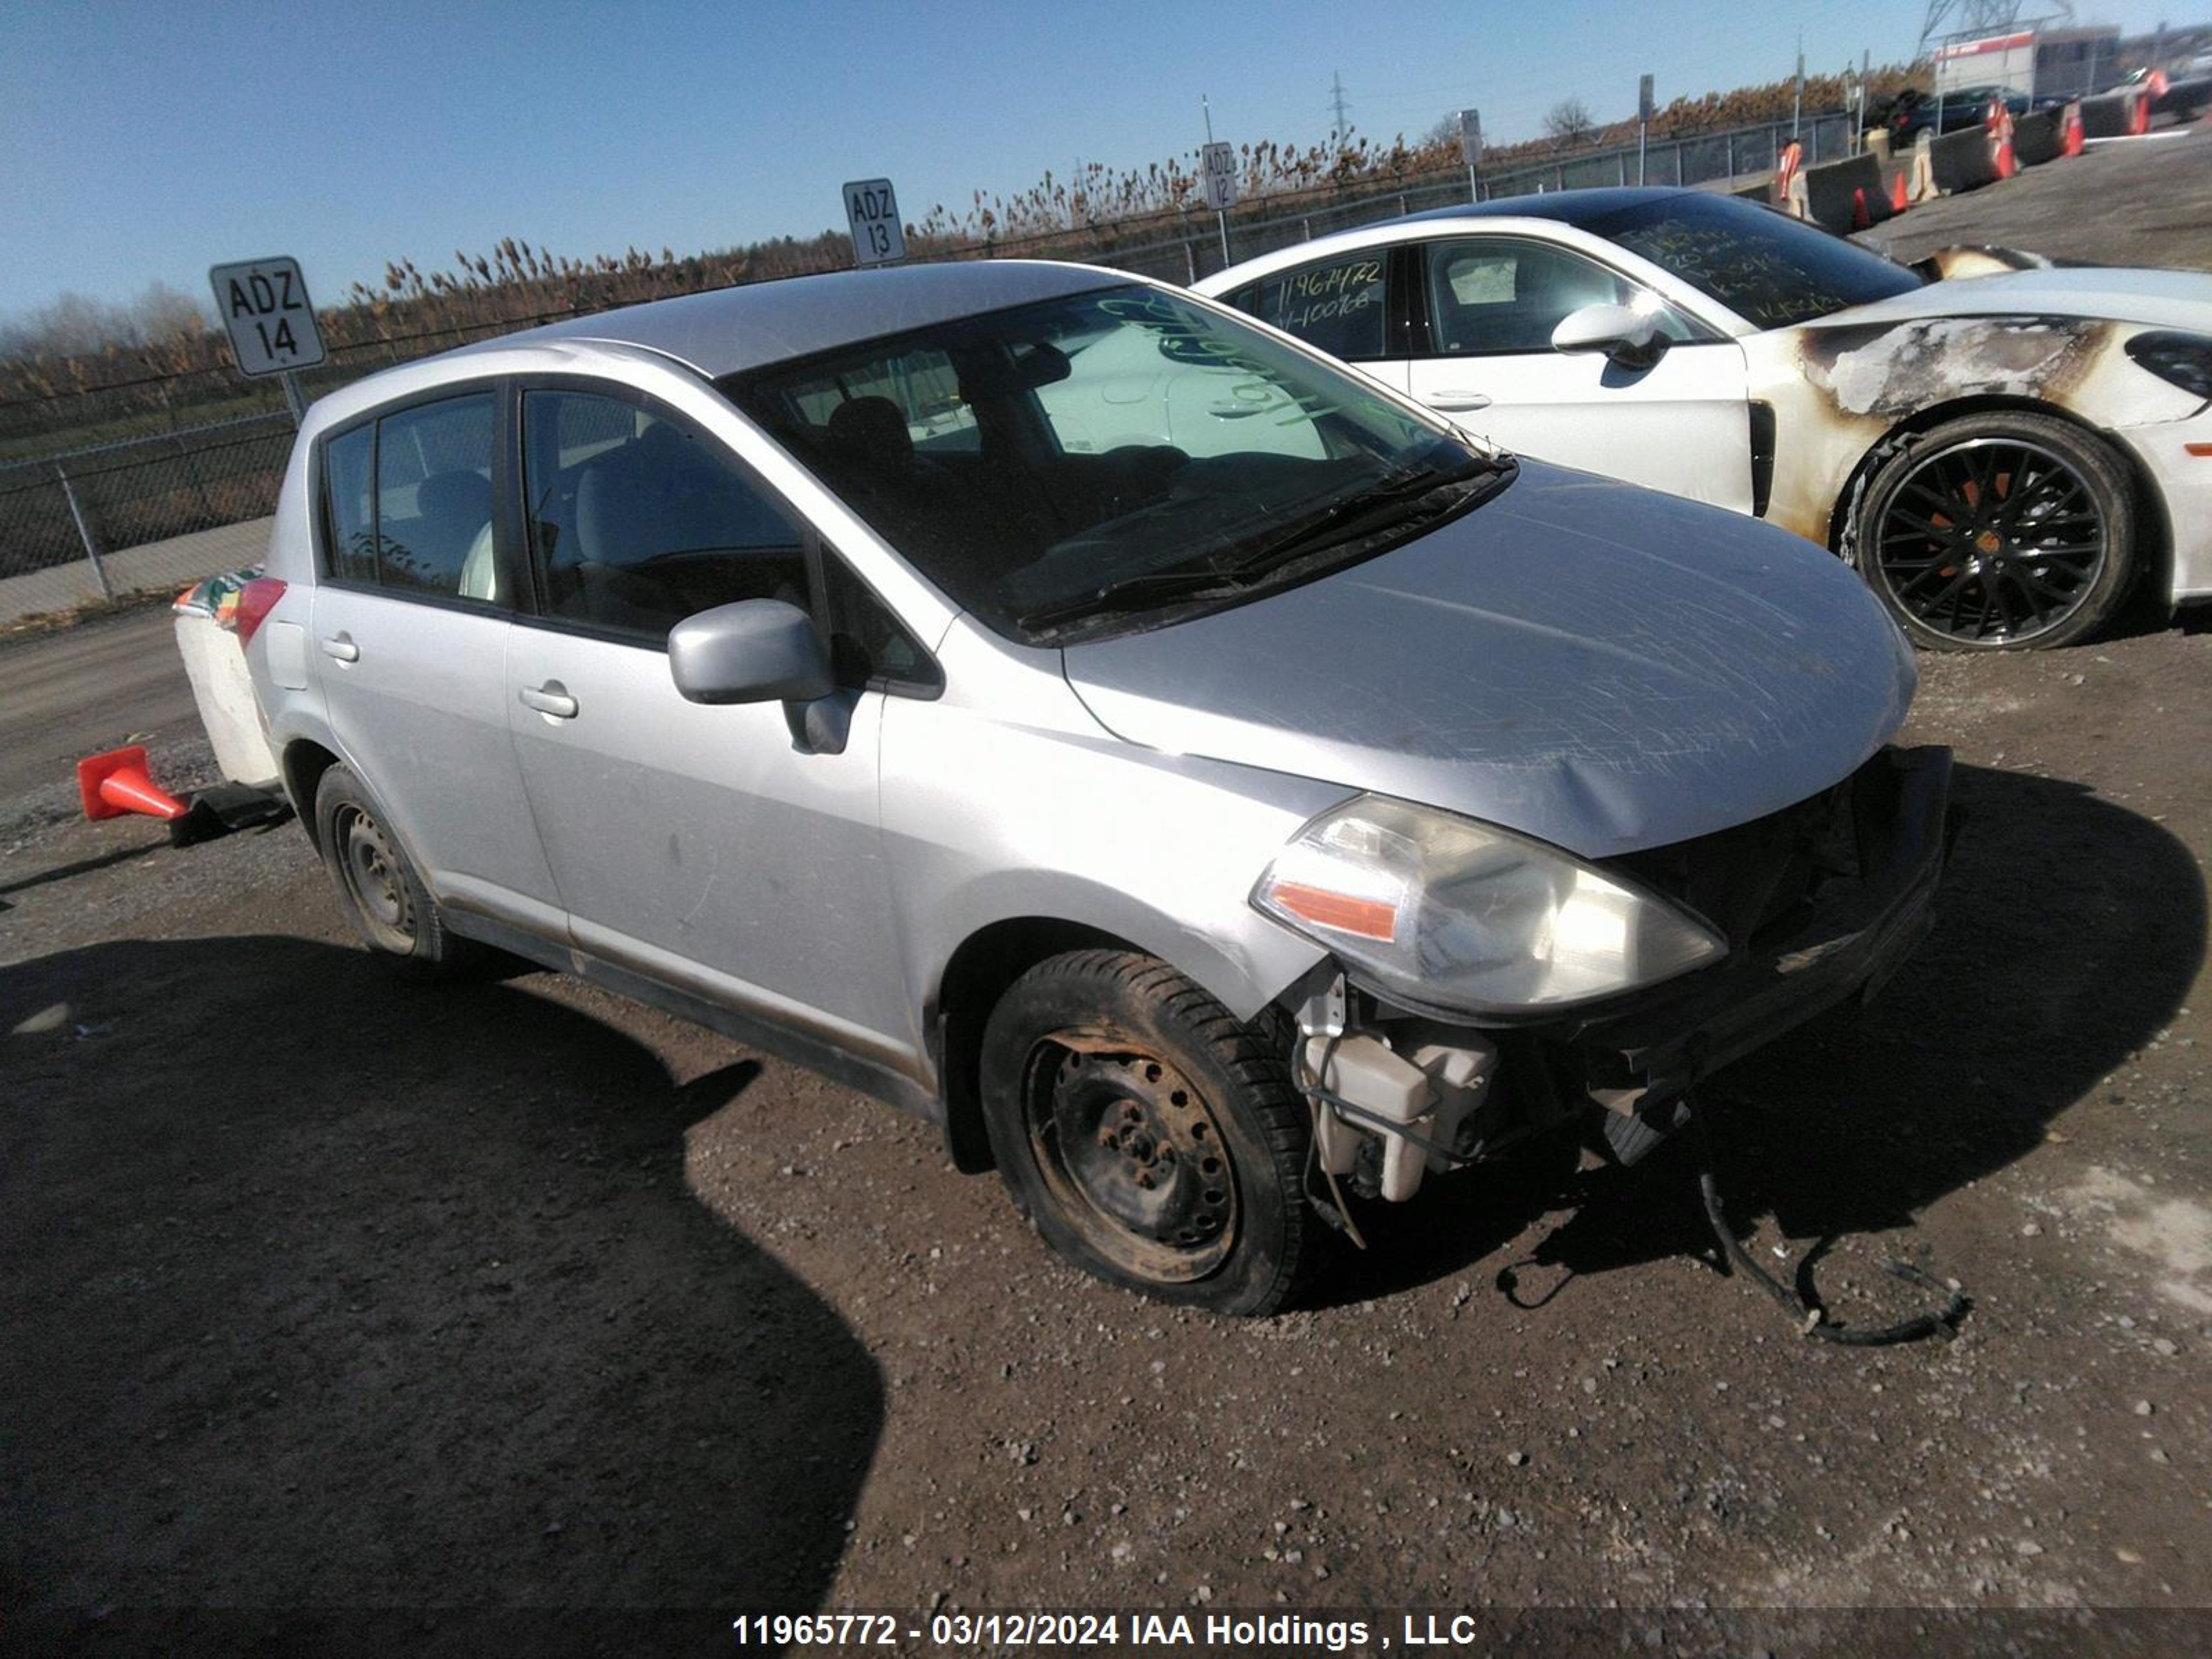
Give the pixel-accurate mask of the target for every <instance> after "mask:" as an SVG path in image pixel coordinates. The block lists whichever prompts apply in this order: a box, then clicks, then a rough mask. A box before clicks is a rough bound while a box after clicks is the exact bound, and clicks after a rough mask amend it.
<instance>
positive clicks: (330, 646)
mask: <svg viewBox="0 0 2212 1659" xmlns="http://www.w3.org/2000/svg"><path fill="white" fill-rule="evenodd" d="M323 654H324V655H325V656H326V657H335V658H336V659H337V660H338V661H340V662H359V661H360V660H361V647H359V646H357V645H356V644H355V643H354V642H353V635H350V634H332V635H330V636H329V637H328V638H326V639H325V640H324V641H323Z"/></svg>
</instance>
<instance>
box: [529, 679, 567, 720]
mask: <svg viewBox="0 0 2212 1659" xmlns="http://www.w3.org/2000/svg"><path fill="white" fill-rule="evenodd" d="M521 695H522V706H523V707H524V708H535V709H536V710H537V711H538V713H539V714H550V715H551V716H552V717H553V718H554V719H555V720H574V719H575V718H576V700H575V699H574V697H572V696H569V695H568V687H567V686H565V685H563V684H561V682H560V681H558V680H548V681H546V682H545V684H543V685H526V686H524V687H523V688H522V694H521Z"/></svg>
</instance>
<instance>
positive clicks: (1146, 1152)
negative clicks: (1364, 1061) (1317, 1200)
mask: <svg viewBox="0 0 2212 1659" xmlns="http://www.w3.org/2000/svg"><path fill="white" fill-rule="evenodd" d="M981 1083H982V1095H983V1112H984V1124H985V1127H986V1128H987V1130H988V1131H989V1133H990V1137H991V1150H992V1152H993V1153H994V1155H995V1157H996V1158H997V1162H998V1165H999V1170H1000V1174H1001V1176H1003V1178H1004V1179H1005V1181H1006V1188H1007V1190H1008V1192H1009V1193H1010V1194H1012V1197H1013V1200H1014V1203H1015V1205H1016V1206H1017V1207H1018V1208H1019V1209H1020V1210H1021V1211H1022V1212H1023V1213H1024V1215H1026V1216H1028V1217H1029V1218H1030V1219H1031V1220H1032V1221H1034V1222H1035V1223H1036V1227H1037V1231H1039V1232H1041V1233H1042V1234H1043V1235H1044V1237H1045V1241H1046V1242H1047V1243H1049V1244H1050V1245H1051V1246H1052V1247H1053V1249H1055V1250H1057V1251H1058V1252H1059V1253H1060V1255H1062V1256H1064V1257H1066V1259H1067V1260H1068V1261H1071V1262H1073V1263H1074V1264H1075V1265H1076V1266H1077V1267H1081V1268H1083V1269H1084V1270H1085V1272H1086V1273H1092V1274H1095V1275H1096V1276H1097V1277H1098V1278H1100V1279H1105V1280H1106V1281H1108V1282H1109V1283H1110V1284H1115V1285H1123V1286H1126V1287H1127V1288H1128V1289H1131V1290H1135V1291H1142V1292H1144V1293H1145V1294H1146V1295H1148V1296H1152V1297H1158V1299H1160V1300H1162V1301H1165V1302H1176V1303H1183V1304H1189V1305H1193V1306H1196V1307H1203V1308H1208V1309H1212V1310H1215V1311H1217V1312H1221V1313H1233V1314H1267V1313H1273V1312H1274V1311H1275V1310H1277V1309H1278V1308H1279V1307H1281V1306H1282V1305H1283V1304H1284V1303H1285V1302H1286V1301H1287V1300H1288V1299H1289V1298H1290V1297H1291V1295H1292V1294H1293V1292H1294V1291H1296V1290H1297V1288H1298V1286H1299V1285H1300V1283H1301V1282H1302V1280H1303V1279H1304V1278H1305V1276H1306V1274H1307V1273H1308V1272H1309V1270H1310V1267H1312V1265H1313V1261H1314V1258H1315V1256H1316V1253H1317V1251H1318V1249H1319V1248H1320V1246H1321V1243H1322V1240H1321V1238H1320V1237H1319V1236H1318V1235H1319V1229H1318V1226H1317V1225H1316V1220H1315V1218H1314V1217H1312V1216H1311V1215H1310V1214H1308V1213H1307V1211H1306V1207H1305V1204H1304V1198H1303V1196H1302V1191H1303V1181H1304V1168H1305V1158H1306V1146H1307V1142H1308V1139H1309V1138H1310V1133H1311V1131H1310V1121H1309V1118H1308V1115H1307V1109H1306V1106H1305V1103H1304V1100H1303V1098H1302V1097H1300V1096H1299V1095H1298V1093H1297V1091H1296V1090H1295V1089H1294V1088H1293V1087H1292V1085H1291V1079H1290V1075H1289V1072H1288V1069H1287V1067H1286V1066H1285V1062H1284V1060H1283V1059H1282V1057H1281V1056H1280V1055H1279V1054H1276V1053H1275V1052H1274V1051H1273V1048H1271V1047H1269V1046H1268V1045H1267V1043H1266V1042H1263V1041H1262V1039H1261V1036H1260V1035H1259V1034H1258V1033H1256V1032H1255V1030H1253V1029H1252V1028H1251V1027H1249V1026H1248V1025H1245V1024H1242V1023H1241V1022H1239V1021H1237V1019H1236V1018H1233V1017H1232V1016H1231V1014H1230V1013H1229V1012H1228V1010H1226V1009H1225V1008H1224V1007H1223V1006H1221V1005H1220V1004H1219V1003H1218V1002H1217V1001H1215V1000H1213V998H1212V997H1211V996H1209V995H1207V994H1206V993H1205V992H1204V991H1202V990H1200V988H1199V987H1197V986H1195V985H1194V984H1192V983H1191V981H1189V980H1188V979H1186V978H1184V977H1183V976H1182V975H1181V974H1179V973H1177V972H1176V971H1175V969H1172V968H1170V967H1168V966H1167V965H1166V964H1165V963H1161V962H1159V961H1157V960H1156V959H1154V958H1152V957H1146V956H1140V955H1138V954H1136V953H1134V952H1131V951H1073V952H1070V953H1069V954H1067V955H1066V956H1060V957H1053V958H1051V959H1050V960H1048V961H1046V962H1043V963H1039V964H1038V965H1037V966H1036V967H1035V968H1032V969H1030V971H1029V972H1028V973H1026V974H1024V975H1022V976H1021V978H1019V979H1018V980H1017V981H1014V983H1013V985H1012V987H1009V988H1008V990H1007V991H1006V994H1005V996H1004V997H1002V998H1001V999H1000V1002H999V1006H997V1008H996V1009H994V1011H993V1012H992V1015H991V1018H990V1022H989V1024H988V1025H987V1027H986V1028H985V1030H984V1034H983V1053H982V1066H981Z"/></svg>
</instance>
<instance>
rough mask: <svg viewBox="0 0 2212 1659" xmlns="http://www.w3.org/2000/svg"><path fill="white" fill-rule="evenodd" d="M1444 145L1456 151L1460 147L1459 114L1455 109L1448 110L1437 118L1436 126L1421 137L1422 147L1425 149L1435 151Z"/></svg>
mask: <svg viewBox="0 0 2212 1659" xmlns="http://www.w3.org/2000/svg"><path fill="white" fill-rule="evenodd" d="M1443 144H1449V145H1451V146H1453V147H1454V148H1455V149H1456V148H1457V147H1458V144H1459V112H1458V111H1457V110H1455V109H1453V110H1446V111H1445V112H1443V114H1442V115H1440V116H1438V117H1437V124H1436V125H1434V126H1432V127H1431V128H1430V129H1429V130H1428V131H1426V132H1425V133H1423V134H1422V135H1421V145H1422V148H1424V149H1437V147H1438V146H1440V145H1443Z"/></svg>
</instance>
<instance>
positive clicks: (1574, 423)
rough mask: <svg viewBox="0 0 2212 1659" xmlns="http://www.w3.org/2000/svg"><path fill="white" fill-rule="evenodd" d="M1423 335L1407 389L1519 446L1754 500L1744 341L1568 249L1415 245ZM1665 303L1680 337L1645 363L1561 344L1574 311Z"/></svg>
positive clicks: (1698, 493) (1666, 325) (1617, 472)
mask: <svg viewBox="0 0 2212 1659" xmlns="http://www.w3.org/2000/svg"><path fill="white" fill-rule="evenodd" d="M1407 255H1408V257H1410V258H1414V259H1415V260H1416V261H1417V262H1418V263H1417V266H1416V269H1415V270H1414V271H1413V301H1414V305H1415V307H1416V309H1417V312H1418V311H1419V308H1421V307H1424V306H1425V311H1426V317H1427V326H1428V334H1429V339H1428V345H1427V349H1426V350H1425V352H1424V354H1423V355H1422V356H1419V357H1418V358H1416V359H1415V360H1414V361H1413V362H1412V364H1411V365H1410V371H1409V378H1408V381H1407V390H1408V391H1409V392H1412V394H1413V397H1414V398H1416V399H1418V400H1419V402H1421V403H1424V404H1427V405H1429V407H1431V409H1434V410H1437V412H1438V413H1439V414H1441V415H1443V416H1446V417H1447V418H1448V419H1449V420H1451V421H1453V422H1455V423H1457V424H1458V425H1460V426H1462V427H1464V428H1466V429H1467V430H1468V431H1469V432H1471V433H1474V434H1475V435H1478V436H1480V437H1482V438H1485V439H1486V440H1488V441H1491V442H1493V443H1496V444H1498V445H1501V446H1503V447H1505V448H1507V449H1510V450H1512V451H1514V452H1515V453H1518V454H1523V455H1531V456H1534V457H1535V458H1536V459H1539V460H1544V461H1554V462H1557V463H1558V464H1559V465H1563V466H1573V467H1581V468H1583V469H1584V470H1586V471H1591V472H1598V473H1602V474H1604V475H1605V476H1606V477H1613V478H1621V479H1625V480H1626V481H1627V482H1628V483H1637V484H1643V485H1645V486H1646V487H1648V488H1650V489H1663V490H1665V491H1667V492H1668V494H1669V495H1686V496H1688V497H1690V498H1691V499H1692V500H1693V501H1710V502H1711V503H1713V505H1715V506H1717V507H1730V508H1733V509H1734V510H1735V511H1736V512H1739V513H1748V512H1750V511H1751V510H1752V501H1753V495H1752V461H1751V452H1752V443H1751V420H1750V415H1751V410H1750V403H1749V392H1748V376H1747V372H1746V369H1745V365H1744V356H1743V349H1742V348H1741V346H1739V345H1737V344H1736V343H1735V341H1733V340H1728V339H1718V338H1713V337H1710V336H1709V335H1708V334H1707V333H1706V331H1704V330H1702V329H1700V328H1699V327H1698V326H1697V325H1694V324H1692V323H1691V322H1690V321H1689V320H1688V319H1686V318H1684V317H1682V316H1681V315H1680V313H1676V312H1674V311H1673V310H1672V309H1671V308H1668V307H1667V306H1666V304H1665V302H1664V301H1662V300H1660V299H1659V298H1658V296H1657V295H1653V294H1651V293H1650V292H1649V291H1647V290H1645V289H1642V288H1640V287H1639V286H1638V285H1637V284H1635V283H1632V282H1630V281H1629V280H1628V279H1627V278H1626V277H1624V276H1620V274H1619V273H1618V272H1616V271H1614V270H1611V269H1609V268H1608V267H1607V266H1605V265H1602V264H1599V263H1598V262H1597V261H1595V260H1594V259H1591V258H1588V257H1586V256H1585V255H1583V254H1582V253H1580V252H1576V251H1574V250H1572V249H1569V248H1563V247H1559V246H1553V244H1550V243H1547V242H1541V241H1537V240H1533V239H1530V238H1525V237H1516V236H1480V235H1476V236H1454V237H1447V238H1440V239H1438V240H1435V241H1431V242H1423V243H1419V244H1417V245H1415V246H1413V247H1411V248H1409V249H1407ZM1599 303H1607V304H1620V305H1630V306H1635V307H1639V308H1644V307H1650V308H1655V309H1656V310H1657V311H1658V312H1659V313H1660V315H1661V317H1662V327H1663V329H1664V331H1665V332H1666V333H1667V335H1668V338H1669V339H1670V341H1671V342H1672V343H1670V344H1669V346H1668V349H1667V351H1666V353H1665V355H1664V356H1662V357H1661V358H1660V359H1659V361H1658V362H1656V364H1654V365H1653V366H1652V367H1650V368H1644V369H1627V368H1621V367H1620V365H1618V364H1616V363H1613V362H1610V361H1609V360H1607V358H1606V357H1604V356H1601V355H1600V354H1598V353H1595V352H1577V353H1572V354H1570V353H1566V352H1560V351H1555V350H1553V349H1552V331H1553V329H1555V328H1557V327H1558V326H1559V323H1560V321H1561V319H1564V318H1565V316H1566V315H1567V313H1570V312H1571V311H1575V310H1577V309H1579V308H1580V307H1583V306H1586V305H1593V304H1599Z"/></svg>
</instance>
